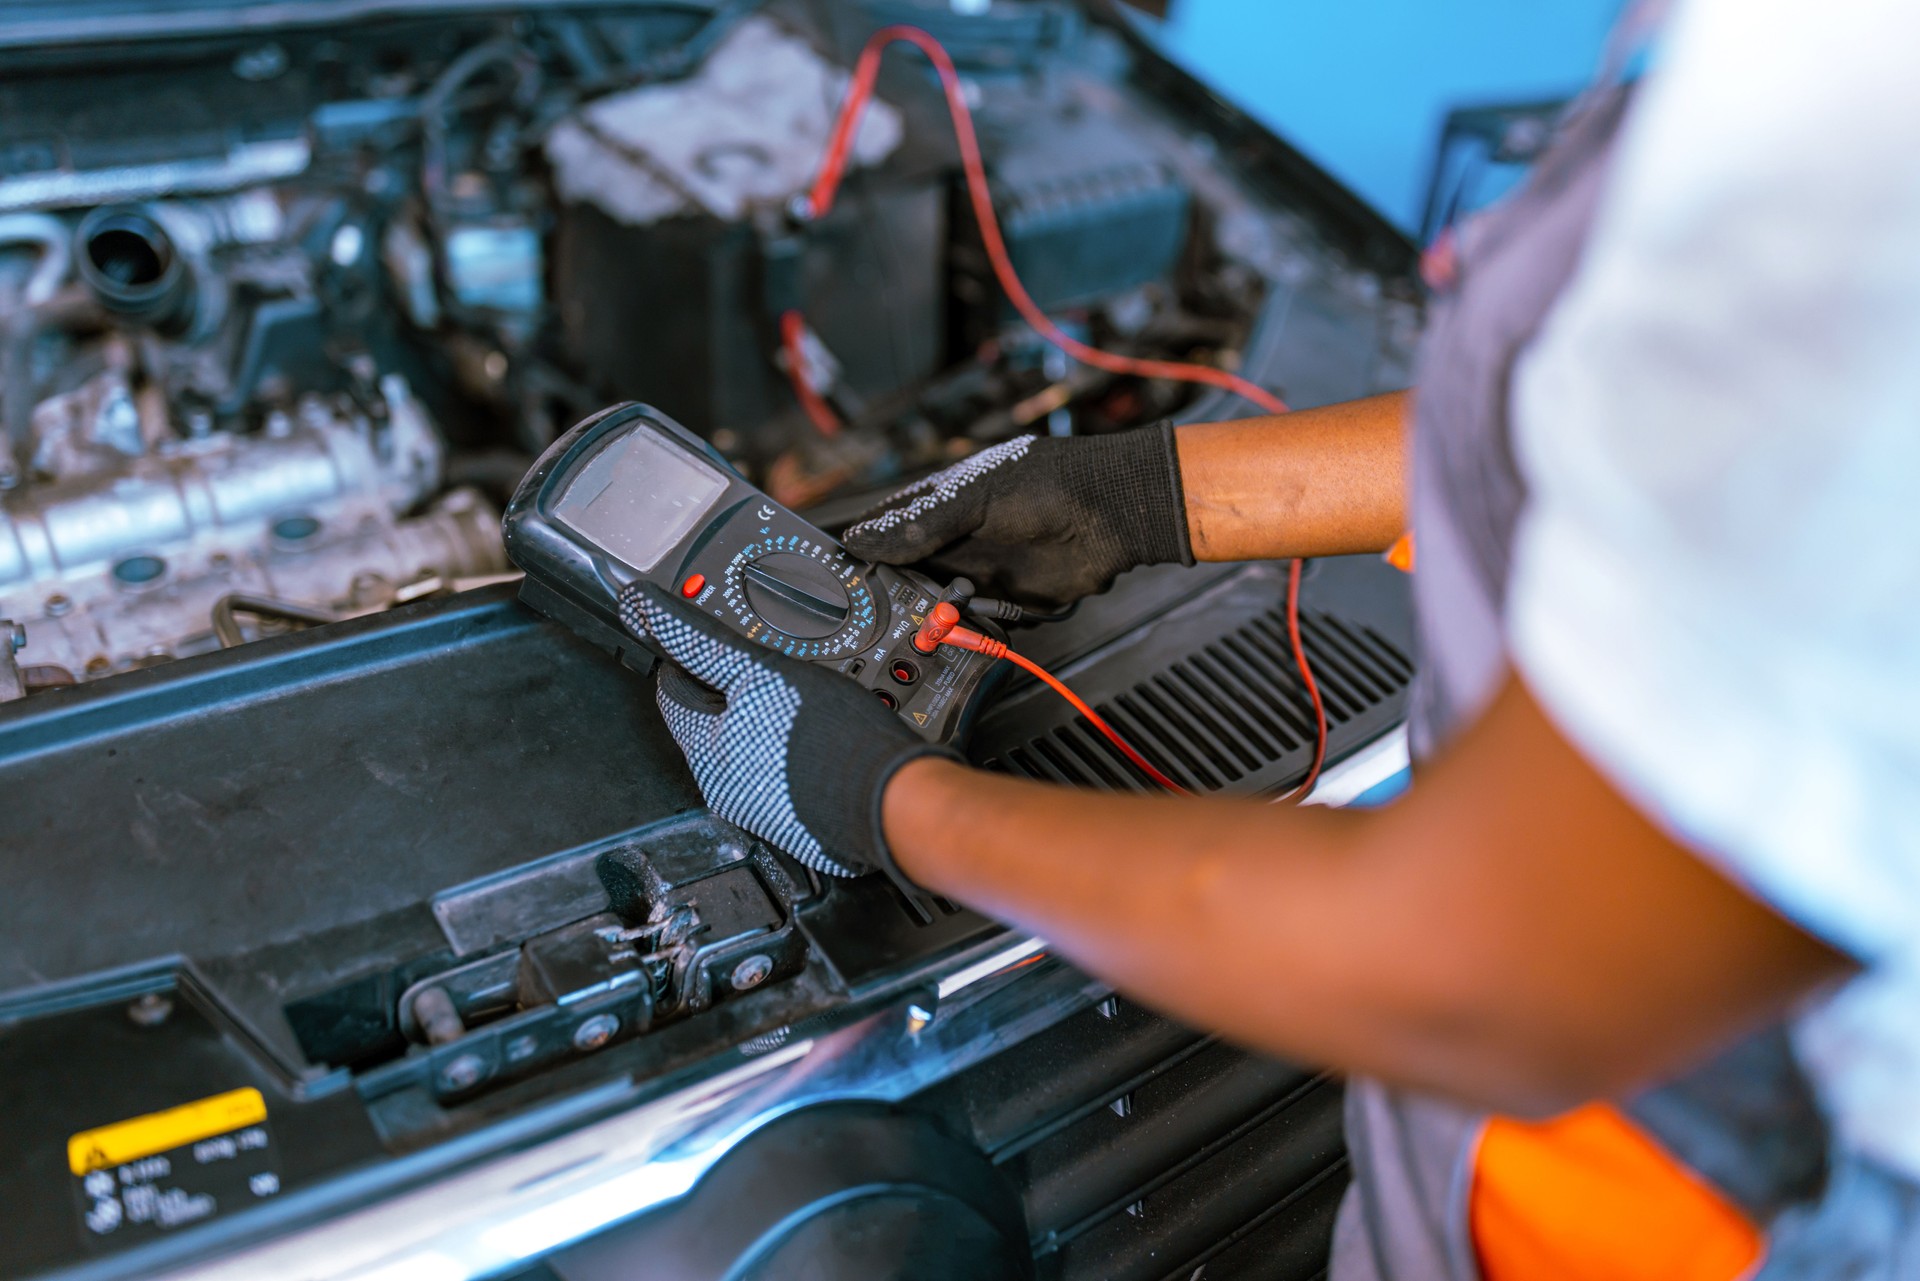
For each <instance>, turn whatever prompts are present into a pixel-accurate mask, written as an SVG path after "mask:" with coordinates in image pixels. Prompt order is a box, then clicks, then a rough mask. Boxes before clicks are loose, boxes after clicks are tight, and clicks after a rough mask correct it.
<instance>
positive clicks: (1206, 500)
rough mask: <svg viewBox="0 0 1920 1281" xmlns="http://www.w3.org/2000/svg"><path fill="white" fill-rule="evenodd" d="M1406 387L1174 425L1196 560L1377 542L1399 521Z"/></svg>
mask: <svg viewBox="0 0 1920 1281" xmlns="http://www.w3.org/2000/svg"><path fill="white" fill-rule="evenodd" d="M1410 408H1411V403H1410V398H1409V395H1408V393H1406V392H1394V393H1392V394H1390V395H1385V396H1372V397H1369V398H1368V399H1366V400H1354V401H1348V402H1346V403H1345V404H1339V405H1328V406H1326V407H1325V408H1323V409H1304V410H1300V411H1299V412H1297V413H1292V414H1283V415H1280V416H1277V417H1268V418H1247V419H1242V420H1240V421H1237V422H1229V423H1196V424H1193V425H1191V426H1186V427H1182V428H1180V430H1179V433H1178V437H1177V440H1178V448H1179V451H1180V475H1181V483H1182V485H1183V487H1184V488H1185V490H1186V498H1187V530H1188V533H1189V534H1190V535H1191V537H1192V540H1193V554H1194V556H1195V557H1197V558H1198V559H1200V560H1212V561H1224V560H1275V559H1281V558H1285V557H1290V556H1338V555H1343V554H1346V553H1349V552H1374V551H1385V550H1386V549H1387V548H1388V547H1390V546H1392V545H1393V542H1394V540H1395V539H1397V538H1399V537H1400V535H1401V534H1402V533H1403V532H1405V530H1406V527H1407V525H1406V460H1407V426H1406V424H1407V415H1408V411H1409V410H1410Z"/></svg>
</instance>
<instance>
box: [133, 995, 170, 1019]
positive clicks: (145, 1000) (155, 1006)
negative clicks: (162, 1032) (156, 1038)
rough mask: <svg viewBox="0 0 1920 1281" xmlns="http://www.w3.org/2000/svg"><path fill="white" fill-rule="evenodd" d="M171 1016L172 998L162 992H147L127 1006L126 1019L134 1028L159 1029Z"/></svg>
mask: <svg viewBox="0 0 1920 1281" xmlns="http://www.w3.org/2000/svg"><path fill="white" fill-rule="evenodd" d="M172 1015H173V998H172V997H170V996H168V995H166V994H165V993H164V992H149V993H147V994H146V995H145V996H143V997H140V998H139V999H138V1000H136V1001H134V1002H132V1003H131V1004H129V1005H128V1006H127V1017H128V1018H129V1019H132V1020H133V1025H134V1026H135V1027H159V1026H160V1025H161V1024H162V1023H165V1022H166V1021H167V1020H168V1019H169V1018H170V1017H172Z"/></svg>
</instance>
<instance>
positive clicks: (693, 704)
mask: <svg viewBox="0 0 1920 1281" xmlns="http://www.w3.org/2000/svg"><path fill="white" fill-rule="evenodd" d="M620 621H621V622H622V623H624V624H625V625H626V627H627V630H628V631H630V632H632V633H633V634H634V635H635V636H637V637H639V638H641V639H642V640H650V641H651V642H652V643H653V645H654V647H655V648H656V649H658V650H659V651H660V653H662V654H663V655H665V656H666V659H667V661H666V663H664V664H663V665H662V666H661V668H660V676H659V688H658V691H657V695H656V696H657V698H658V699H659V703H660V711H661V714H662V715H664V716H665V717H666V721H667V728H668V730H670V731H671V732H672V734H673V737H674V741H675V742H677V743H679V744H680V750H681V751H682V752H684V753H686V757H687V764H688V765H690V766H691V767H692V768H693V777H694V781H695V782H697V783H699V785H700V794H701V795H702V796H704V797H705V798H706V801H707V806H708V808H710V809H711V810H713V812H714V813H716V814H718V815H719V816H720V817H721V818H724V819H726V820H727V821H728V822H730V823H734V824H737V825H738V826H740V827H743V828H745V829H746V830H747V831H749V832H752V833H753V834H754V835H755V836H758V837H759V838H760V839H762V840H764V841H766V842H768V843H769V844H772V845H775V846H778V847H779V848H780V849H782V850H785V851H786V852H787V853H789V854H791V855H793V857H795V858H797V859H799V860H800V861H801V862H802V863H805V864H806V865H807V866H808V867H811V868H813V869H815V870H816V871H820V872H825V873H827V874H828V875H830V876H860V875H863V874H864V873H867V872H871V871H875V870H885V871H887V872H888V873H889V874H891V875H892V876H894V878H895V879H896V880H898V879H900V874H899V871H898V869H896V868H895V867H894V866H893V858H892V855H890V854H889V853H888V852H887V843H886V838H885V836H884V835H883V834H882V832H881V827H880V794H881V792H882V791H883V790H884V789H885V787H886V784H887V780H888V779H889V778H892V777H893V772H894V771H895V770H897V769H899V768H900V767H901V766H902V765H905V764H906V763H907V762H908V761H910V760H914V759H916V758H918V757H921V756H948V757H953V758H954V759H958V756H957V754H956V753H954V752H953V751H952V750H951V749H950V748H945V747H941V746H939V745H937V744H934V743H929V742H927V741H926V740H925V739H923V738H921V737H920V736H919V735H917V734H915V733H914V732H913V731H912V730H910V729H908V728H907V726H906V723H905V722H903V721H902V720H901V719H900V718H899V717H898V716H896V715H895V714H894V713H892V712H890V711H888V710H887V708H886V707H885V706H884V705H882V704H881V702H880V700H879V699H877V698H875V697H874V696H873V695H872V694H871V693H869V692H867V691H866V690H864V689H862V688H861V687H860V686H858V685H856V684H854V683H853V682H852V681H850V680H848V679H847V678H845V677H844V676H841V675H839V674H837V673H835V672H832V671H829V670H828V669H826V668H824V667H817V666H815V665H814V664H812V663H802V662H799V661H797V660H794V659H791V658H787V657H785V656H784V655H781V654H776V653H774V652H773V651H772V650H770V649H767V648H765V647H763V646H759V645H755V644H753V643H752V642H750V641H748V640H747V639H745V638H744V637H742V636H740V635H739V634H738V633H737V632H733V631H730V630H729V629H727V628H726V627H723V626H722V625H721V624H719V623H717V622H715V621H714V620H713V619H711V618H708V617H706V616H705V615H704V614H701V613H700V612H698V611H697V610H695V609H693V608H692V607H690V606H686V605H682V604H681V603H679V602H678V601H675V600H672V599H671V598H670V597H668V596H667V594H666V593H665V592H663V591H661V590H660V589H659V588H657V587H652V586H650V585H644V584H637V585H635V586H633V587H629V588H628V589H627V590H626V591H625V592H624V593H623V594H622V595H621V597H620Z"/></svg>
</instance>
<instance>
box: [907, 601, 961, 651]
mask: <svg viewBox="0 0 1920 1281" xmlns="http://www.w3.org/2000/svg"><path fill="white" fill-rule="evenodd" d="M959 625H960V611H959V610H958V609H956V608H954V606H953V605H952V604H950V603H949V602H947V601H941V602H940V603H939V604H938V605H935V606H934V607H933V609H932V610H931V611H930V612H929V613H928V614H927V621H926V622H924V623H922V624H920V630H919V631H917V632H915V633H914V634H913V647H914V648H915V649H917V650H919V651H920V652H921V653H922V654H931V653H933V651H934V650H936V649H939V648H940V642H942V641H944V640H946V639H947V636H948V634H949V633H951V632H952V631H953V629H954V628H956V627H958V626H959ZM963 648H964V647H963Z"/></svg>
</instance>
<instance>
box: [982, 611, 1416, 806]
mask: <svg viewBox="0 0 1920 1281" xmlns="http://www.w3.org/2000/svg"><path fill="white" fill-rule="evenodd" d="M1300 630H1301V639H1302V641H1303V643H1304V645H1305V647H1306V651H1307V661H1308V663H1309V664H1310V665H1311V666H1312V668H1313V674H1314V677H1315V679H1316V680H1317V681H1318V682H1319V685H1320V696H1321V700H1322V702H1323V703H1324V704H1325V706H1326V711H1327V722H1328V726H1329V729H1330V731H1334V732H1337V731H1338V730H1339V729H1340V728H1341V727H1343V726H1348V725H1351V724H1354V723H1355V722H1357V721H1359V720H1361V719H1362V718H1364V717H1368V714H1369V713H1374V712H1377V711H1378V710H1380V709H1382V708H1384V707H1386V706H1387V705H1389V704H1397V702H1398V700H1399V699H1400V697H1401V696H1402V695H1403V694H1404V693H1405V691H1406V689H1407V686H1408V685H1409V684H1410V683H1411V681H1412V679H1413V664H1412V662H1411V661H1410V660H1409V659H1408V657H1407V656H1406V655H1405V654H1404V653H1402V652H1401V651H1400V649H1399V648H1398V647H1396V646H1395V645H1394V644H1393V643H1392V642H1390V641H1388V640H1387V639H1386V638H1385V637H1384V636H1382V635H1380V633H1379V632H1377V631H1376V630H1374V629H1373V628H1372V627H1369V626H1366V625H1365V624H1362V623H1357V622H1354V621H1352V620H1349V619H1342V618H1341V617H1339V616H1338V615H1336V614H1331V613H1325V612H1317V611H1302V614H1301V618H1300ZM1094 709H1095V710H1096V711H1098V712H1099V713H1100V715H1101V716H1103V717H1105V718H1106V719H1107V720H1108V721H1109V722H1110V723H1111V724H1112V725H1113V727H1114V728H1115V729H1117V730H1119V731H1120V733H1121V734H1122V735H1123V736H1125V737H1126V739H1127V740H1128V741H1129V742H1131V743H1132V744H1133V745H1134V746H1135V747H1137V748H1138V749H1139V750H1140V751H1141V752H1142V753H1144V754H1145V755H1146V756H1147V758H1148V759H1149V760H1151V761H1153V762H1154V763H1155V764H1156V765H1158V766H1159V767H1160V768H1161V769H1162V770H1164V771H1165V772H1166V773H1167V774H1168V775H1169V776H1170V777H1172V778H1173V779H1174V780H1175V781H1176V782H1178V783H1180V784H1181V785H1182V786H1183V787H1186V788H1187V789H1189V790H1191V791H1205V792H1213V791H1219V790H1222V789H1224V788H1236V789H1238V788H1242V787H1245V786H1248V785H1251V786H1253V787H1254V788H1255V789H1256V790H1257V789H1259V788H1267V787H1273V786H1277V785H1278V781H1279V780H1277V779H1276V778H1274V777H1272V776H1273V775H1274V774H1275V773H1276V772H1277V771H1278V772H1285V771H1287V770H1288V768H1289V766H1290V765H1291V764H1293V763H1295V762H1294V759H1292V758H1298V764H1299V766H1300V768H1301V769H1304V757H1305V756H1306V754H1307V753H1308V752H1309V751H1310V750H1311V747H1312V743H1313V705H1312V702H1311V700H1310V699H1309V698H1308V696H1307V692H1306V688H1305V686H1304V685H1303V684H1302V683H1301V680H1300V673H1299V670H1298V668H1297V667H1296V666H1295V664H1294V661H1293V650H1292V645H1291V644H1290V643H1289V641H1288V639H1287V622H1286V614H1285V612H1284V611H1283V610H1280V609H1274V610H1270V611H1267V612H1265V613H1261V614H1258V615H1256V616H1254V617H1253V618H1252V619H1250V620H1248V621H1246V622H1245V623H1243V624H1242V625H1241V626H1239V627H1237V628H1235V629H1233V630H1232V631H1229V632H1226V633H1225V634H1223V635H1220V636H1218V637H1216V638H1215V639H1213V640H1211V641H1208V642H1207V643H1205V644H1203V645H1200V646H1198V647H1197V648H1194V649H1192V650H1190V651H1188V652H1187V653H1186V654H1185V655H1184V656H1183V657H1180V658H1177V659H1175V660H1173V661H1172V662H1170V663H1168V664H1167V665H1166V666H1165V667H1164V669H1162V670H1161V671H1158V672H1155V673H1153V674H1152V675H1150V676H1147V677H1145V678H1143V679H1141V680H1138V681H1136V682H1134V683H1133V684H1132V685H1130V686H1127V687H1126V688H1124V689H1123V690H1121V691H1120V692H1118V693H1115V694H1113V695H1111V696H1110V697H1107V698H1104V699H1102V700H1101V701H1099V702H1096V703H1095V704H1094ZM984 763H985V764H986V765H987V766H988V767H989V768H997V769H1003V770H1007V771H1009V772H1012V773H1015V774H1021V775H1024V776H1026V777H1028V778H1036V779H1044V780H1049V781H1052V782H1058V783H1069V784H1073V785H1075V786H1081V787H1097V788H1105V789H1110V790H1135V791H1154V790H1157V789H1156V788H1155V785H1154V784H1153V782H1152V781H1151V780H1150V779H1148V778H1147V777H1146V775H1144V774H1142V773H1141V772H1140V771H1139V769H1138V768H1136V767H1135V766H1134V765H1133V763H1132V762H1130V761H1128V760H1127V759H1126V757H1125V756H1123V755H1122V754H1121V753H1120V751H1119V750H1118V749H1117V748H1115V747H1114V746H1113V745H1112V744H1111V743H1109V742H1107V740H1106V739H1105V738H1103V737H1101V735H1100V734H1099V733H1098V732H1097V731H1095V730H1094V729H1093V727H1092V726H1091V725H1089V724H1088V723H1087V721H1086V719H1085V718H1084V717H1080V716H1074V717H1072V719H1071V720H1064V719H1063V720H1061V721H1060V722H1058V723H1056V724H1054V725H1053V726H1052V727H1050V728H1048V729H1047V730H1046V731H1045V732H1043V733H1041V734H1039V735H1037V736H1033V737H1028V738H1026V739H1025V740H1024V741H1022V742H1019V743H1018V744H1016V745H1013V746H1009V747H1006V748H1003V749H1001V750H999V751H997V752H995V753H994V755H993V756H992V757H991V758H990V759H988V760H987V761H985V762H984Z"/></svg>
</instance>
